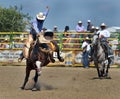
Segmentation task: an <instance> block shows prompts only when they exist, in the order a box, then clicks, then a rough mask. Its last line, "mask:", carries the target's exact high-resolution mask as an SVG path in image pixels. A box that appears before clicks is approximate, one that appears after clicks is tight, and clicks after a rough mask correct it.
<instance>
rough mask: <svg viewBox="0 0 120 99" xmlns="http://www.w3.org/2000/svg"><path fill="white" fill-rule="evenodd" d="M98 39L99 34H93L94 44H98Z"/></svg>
mask: <svg viewBox="0 0 120 99" xmlns="http://www.w3.org/2000/svg"><path fill="white" fill-rule="evenodd" d="M98 40H99V35H98V34H95V35H94V36H93V41H92V43H93V45H96V44H98Z"/></svg>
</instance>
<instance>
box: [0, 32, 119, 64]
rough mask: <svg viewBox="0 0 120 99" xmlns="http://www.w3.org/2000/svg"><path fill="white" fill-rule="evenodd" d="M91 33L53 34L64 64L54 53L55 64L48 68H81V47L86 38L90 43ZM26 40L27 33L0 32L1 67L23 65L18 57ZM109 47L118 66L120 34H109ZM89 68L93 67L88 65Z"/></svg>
mask: <svg viewBox="0 0 120 99" xmlns="http://www.w3.org/2000/svg"><path fill="white" fill-rule="evenodd" d="M92 35H93V33H90V32H84V33H78V32H57V33H54V40H56V42H57V43H58V45H59V48H60V50H61V56H62V57H64V59H65V61H64V62H59V61H58V59H57V57H56V53H54V54H53V56H54V58H55V60H56V62H55V63H50V64H49V65H48V66H83V65H82V49H81V45H82V42H83V40H84V38H85V37H86V36H89V37H90V39H89V40H91V41H92ZM27 38H28V33H27V32H0V63H1V64H2V65H7V64H11V65H25V60H23V62H22V63H18V57H19V55H20V53H21V52H22V48H23V45H24V41H25V40H26V39H27ZM109 42H110V45H111V47H112V49H113V50H114V55H115V61H114V64H113V65H114V66H118V64H119V59H120V57H119V56H120V46H119V42H120V34H119V33H111V38H109ZM90 66H94V65H93V63H90Z"/></svg>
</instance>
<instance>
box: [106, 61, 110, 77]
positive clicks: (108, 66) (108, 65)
mask: <svg viewBox="0 0 120 99" xmlns="http://www.w3.org/2000/svg"><path fill="white" fill-rule="evenodd" d="M110 62H111V60H110V59H108V64H107V68H106V71H105V77H108V70H109V68H110Z"/></svg>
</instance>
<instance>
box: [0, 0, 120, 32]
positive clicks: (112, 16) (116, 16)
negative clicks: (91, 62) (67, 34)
mask: <svg viewBox="0 0 120 99" xmlns="http://www.w3.org/2000/svg"><path fill="white" fill-rule="evenodd" d="M15 5H17V6H18V7H20V6H21V5H22V7H23V10H22V12H23V13H29V15H30V16H32V17H33V18H35V17H36V14H37V13H39V12H43V11H45V9H46V6H49V7H50V12H49V14H48V16H47V18H46V20H45V23H44V27H46V28H48V29H51V30H52V29H53V27H54V26H57V27H58V29H59V30H64V27H65V26H66V25H68V26H69V27H70V29H72V30H74V29H75V27H76V25H77V23H78V21H82V22H83V25H84V26H85V28H86V26H87V20H91V22H92V24H93V25H94V26H99V25H100V24H101V23H103V22H104V23H105V24H107V26H108V27H110V26H120V11H119V9H120V0H0V6H1V7H4V8H9V7H10V6H15Z"/></svg>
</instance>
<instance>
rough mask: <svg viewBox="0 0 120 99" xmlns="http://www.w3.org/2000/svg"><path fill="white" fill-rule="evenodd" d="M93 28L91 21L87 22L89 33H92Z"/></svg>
mask: <svg viewBox="0 0 120 99" xmlns="http://www.w3.org/2000/svg"><path fill="white" fill-rule="evenodd" d="M91 28H92V24H91V20H87V32H90V31H91Z"/></svg>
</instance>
